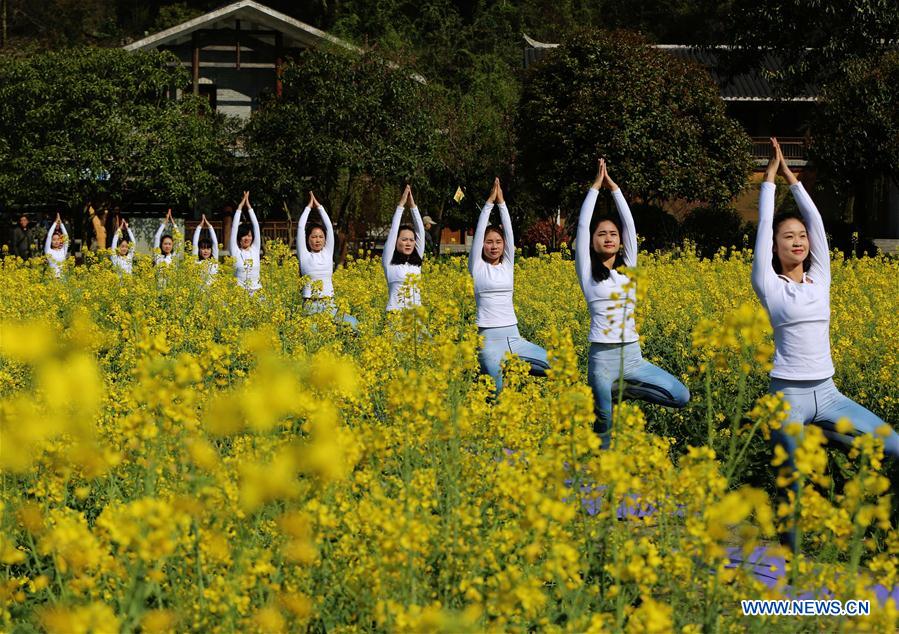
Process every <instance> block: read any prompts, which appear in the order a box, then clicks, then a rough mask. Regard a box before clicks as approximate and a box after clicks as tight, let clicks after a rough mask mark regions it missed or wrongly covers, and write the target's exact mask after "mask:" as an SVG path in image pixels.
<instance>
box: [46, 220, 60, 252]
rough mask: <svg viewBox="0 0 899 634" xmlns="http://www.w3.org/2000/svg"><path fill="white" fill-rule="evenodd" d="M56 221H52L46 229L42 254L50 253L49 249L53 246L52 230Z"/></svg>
mask: <svg viewBox="0 0 899 634" xmlns="http://www.w3.org/2000/svg"><path fill="white" fill-rule="evenodd" d="M56 224H57V222H56V221H54V222H53V224H52V225H50V230H49V231H47V239H46V240H44V254H45V255H46V254H48V253H50V250H51V249H52V248H53V232H54V231H56Z"/></svg>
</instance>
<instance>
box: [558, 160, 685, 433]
mask: <svg viewBox="0 0 899 634" xmlns="http://www.w3.org/2000/svg"><path fill="white" fill-rule="evenodd" d="M602 187H608V189H609V191H611V192H612V199H613V200H614V201H615V207H616V208H617V209H618V217H617V218H616V217H614V216H611V217H602V218H597V217H594V214H593V209H594V207H595V206H596V198H597V196H598V195H599V190H600V189H601V188H602ZM575 249H576V252H575V266H576V268H577V275H578V280H579V281H580V284H581V290H582V291H583V293H584V299H586V300H587V308H588V309H589V311H590V335H589V341H590V356H589V360H588V364H587V374H588V380H589V382H590V387H591V388H592V389H593V409H594V412H595V414H596V420H595V422H594V423H593V431H595V432H596V433H597V434H598V435H599V436H600V438H601V439H602V446H603V448H606V447H608V445H609V440H610V437H611V431H612V402H613V393H617V392H618V390H619V384H618V382H619V381H621V380H623V381H624V395H625V396H626V397H627V398H629V399H641V400H644V401H648V402H650V403H656V404H658V405H666V406H668V407H684V406H685V405H686V404H687V403H688V402H689V401H690V391H689V390H688V389H687V387H686V386H685V385H684V384H683V383H681V382H680V381H678V380H677V379H676V378H675V377H674V376H672V375H671V374H669V373H668V372H666V371H665V370H662V369H661V368H659V367H657V366H655V365H653V364H651V363H649V362H648V361H646V360H645V359H643V355H642V353H641V351H640V337H639V335H638V334H637V328H636V324H635V322H634V308H635V303H636V293H635V289H634V288H633V287H632V285H631V284H630V279H629V278H628V277H627V275H625V274H624V273H621V272H620V271H619V270H618V269H619V268H621V267H622V266H626V267H635V266H637V230H636V228H635V227H634V219H633V217H632V216H631V210H630V207H628V205H627V201H625V199H624V195H623V194H622V193H621V190H620V189H618V185H616V184H615V183H614V182H613V181H612V179H611V177H610V176H609V173H608V171H607V170H606V162H605V159H600V161H599V171H598V172H597V174H596V180H595V182H594V183H593V186H592V187H591V188H590V190H589V191H588V192H587V197H586V198H585V199H584V203H583V204H582V205H581V211H580V216H579V218H578V226H577V237H576V239H575Z"/></svg>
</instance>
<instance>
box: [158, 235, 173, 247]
mask: <svg viewBox="0 0 899 634" xmlns="http://www.w3.org/2000/svg"><path fill="white" fill-rule="evenodd" d="M166 238H168V239H169V240H171V241H172V244H175V238H173V237H172V236H170V235H169V234H167V233H165V234H163V236H162V237H161V238H159V244H162V243H163V242H165V240H166Z"/></svg>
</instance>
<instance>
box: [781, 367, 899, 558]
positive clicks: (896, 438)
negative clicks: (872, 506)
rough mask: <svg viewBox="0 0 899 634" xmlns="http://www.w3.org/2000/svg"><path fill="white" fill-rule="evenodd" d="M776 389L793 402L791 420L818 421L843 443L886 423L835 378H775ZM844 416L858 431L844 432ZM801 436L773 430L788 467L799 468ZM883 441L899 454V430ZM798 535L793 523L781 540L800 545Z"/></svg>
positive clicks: (892, 453)
mask: <svg viewBox="0 0 899 634" xmlns="http://www.w3.org/2000/svg"><path fill="white" fill-rule="evenodd" d="M775 392H782V393H783V399H784V401H786V402H787V403H789V404H790V414H789V422H794V423H801V424H802V425H817V426H818V427H821V428H822V429H823V430H824V435H825V436H826V437H827V438H828V439H829V440H833V441H836V442H838V443H840V444H843V445H851V444H852V439H853V436H855V435H860V434H873V433H875V431H876V430H877V428H878V427H880V426H881V425H883V424H884V422H883V420H882V419H881V418H880V417H879V416H877V415H876V414H874V413H873V412H871V411H870V410H868V409H866V408H864V407H862V406H861V405H859V404H858V403H856V402H855V401H853V400H852V399H850V398H848V397H846V396H843V395H842V394H840V392H839V390H837V386H836V385H834V382H833V379H822V380H819V381H791V380H788V379H775V378H772V379H771V384H770V386H769V388H768V393H769V394H774V393H775ZM841 418H847V419H849V421H850V422H851V423H852V426H853V427H854V428H855V430H854V434H852V435H848V434H841V433H840V432H838V431H837V430H836V423H837V421H838V420H840V419H841ZM797 440H798V439H797V437H795V436H790V435H789V434H787V433H785V430H783V429H778V430H773V431H772V432H771V441H772V443H774V444H779V445H781V446H782V447H783V448H784V450H785V451H786V452H787V460H786V461H785V462H784V467H785V468H787V469H789V470H791V471H792V470H795V468H796V462H795V455H796V446H797V444H798V443H797ZM883 445H884V453H885V454H886V455H887V456H891V457H892V458H899V434H896V432H895V431H894V430H891V433H890V434H889V435H888V436H887V437H886V438H884V439H883ZM798 487H799V483H798V482H793V483H792V484H790V486H789V487H788V488H789V489H792V490H793V491H794V492H796V491H797V490H798ZM785 495H786V491H785V490H782V491H781V496H785ZM795 539H796V538H795V533H794V531H793V529H792V527H790V528H788V530H787V531H785V532H784V533H782V534H781V540H782V541H784V542H785V543H788V544H789V545H790V546H795V545H796V543H795Z"/></svg>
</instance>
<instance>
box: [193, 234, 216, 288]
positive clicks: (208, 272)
mask: <svg viewBox="0 0 899 634" xmlns="http://www.w3.org/2000/svg"><path fill="white" fill-rule="evenodd" d="M202 229H203V227H201V226H200V225H197V227H196V229H194V237H193V241H192V242H193V253H194V257H195V258H199V257H200V233H202ZM209 241H210V242H212V255H211V256H210V257H209V259H208V260H201V261H200V266H202V267H203V276H204V278H205V280H206V283H207V284H212V280H213V279H214V278H215V274H216V273H218V272H219V239H218V236H217V235H215V229H213V228H212V226H210V227H209Z"/></svg>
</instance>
